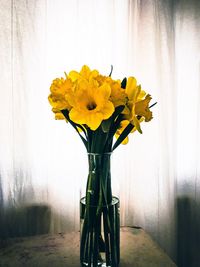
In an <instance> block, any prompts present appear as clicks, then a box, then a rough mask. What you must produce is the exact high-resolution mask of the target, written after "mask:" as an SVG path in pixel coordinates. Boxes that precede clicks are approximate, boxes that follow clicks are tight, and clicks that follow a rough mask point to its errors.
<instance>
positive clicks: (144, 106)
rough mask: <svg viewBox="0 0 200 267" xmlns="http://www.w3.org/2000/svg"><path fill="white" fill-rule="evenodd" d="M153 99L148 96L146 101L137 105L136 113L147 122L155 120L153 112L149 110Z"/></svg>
mask: <svg viewBox="0 0 200 267" xmlns="http://www.w3.org/2000/svg"><path fill="white" fill-rule="evenodd" d="M151 99H152V98H151V96H150V95H146V97H145V99H143V100H141V101H139V102H137V103H136V104H135V113H136V114H137V115H139V116H143V117H144V118H145V121H146V122H147V121H150V120H151V119H152V118H153V116H152V112H151V111H150V109H149V102H150V101H151Z"/></svg>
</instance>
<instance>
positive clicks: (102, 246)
mask: <svg viewBox="0 0 200 267" xmlns="http://www.w3.org/2000/svg"><path fill="white" fill-rule="evenodd" d="M110 156H111V154H110V153H105V154H95V153H89V154H88V162H89V174H88V181H87V189H86V196H85V197H83V198H81V200H80V223H81V229H80V230H81V231H80V232H81V236H80V262H81V267H85V266H88V267H97V266H102V267H104V266H107V267H108V266H109V267H118V265H119V261H120V221H119V199H118V198H117V197H113V196H112V190H111V175H110Z"/></svg>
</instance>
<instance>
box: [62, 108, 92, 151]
mask: <svg viewBox="0 0 200 267" xmlns="http://www.w3.org/2000/svg"><path fill="white" fill-rule="evenodd" d="M61 112H62V114H63V115H64V116H65V118H66V119H67V120H68V121H69V123H70V124H71V125H72V126H73V127H74V129H75V130H76V131H77V133H78V135H79V136H80V138H81V140H82V141H83V143H84V145H85V147H86V149H87V151H88V142H87V139H85V138H84V137H83V136H82V135H81V134H80V132H79V130H78V127H79V128H81V129H82V130H83V132H84V134H85V136H86V138H87V134H86V131H85V129H84V128H83V127H82V126H81V125H80V124H77V123H75V122H73V121H72V120H70V118H69V111H68V110H67V109H65V110H61Z"/></svg>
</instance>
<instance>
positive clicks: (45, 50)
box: [0, 0, 200, 267]
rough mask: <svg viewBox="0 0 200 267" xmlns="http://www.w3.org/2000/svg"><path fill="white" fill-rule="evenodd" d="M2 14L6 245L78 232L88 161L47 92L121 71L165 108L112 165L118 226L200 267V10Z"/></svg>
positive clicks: (28, 5) (33, 5) (145, 5)
mask: <svg viewBox="0 0 200 267" xmlns="http://www.w3.org/2000/svg"><path fill="white" fill-rule="evenodd" d="M0 4H1V8H0V18H1V21H0V62H1V66H0V68H1V75H0V84H1V87H0V90H1V98H0V226H1V227H0V229H1V230H0V239H1V240H2V239H4V238H6V237H8V236H17V235H18V236H19V235H32V234H37V233H46V232H60V231H73V230H78V229H79V199H80V196H83V195H84V188H85V183H86V178H87V177H86V176H87V155H86V151H85V150H84V147H83V145H82V143H81V141H80V140H79V137H78V135H76V134H75V133H74V130H73V129H71V127H70V125H68V124H66V123H65V122H63V121H55V120H54V118H53V114H52V113H51V108H50V105H49V104H48V101H47V97H48V94H49V87H50V84H51V81H52V80H53V79H54V78H56V77H61V76H63V75H64V71H66V72H69V71H70V70H71V69H77V70H78V69H80V68H81V66H82V65H84V64H87V65H89V66H90V67H91V68H96V69H98V70H99V71H100V72H101V73H104V74H105V75H108V74H109V73H110V66H111V65H113V66H114V70H113V74H112V76H113V78H120V79H123V78H124V77H125V76H135V77H136V78H137V80H138V83H141V85H142V88H143V89H144V90H146V91H148V92H149V93H150V94H151V95H152V97H153V101H157V102H158V104H157V105H156V106H155V107H154V108H153V114H154V119H153V121H152V122H151V123H149V124H143V125H142V129H143V134H142V135H140V134H139V133H134V134H133V135H132V136H131V137H130V138H129V144H128V145H126V146H122V145H121V146H120V147H119V148H118V149H117V150H116V151H115V152H114V153H113V155H112V179H113V189H114V193H115V194H116V195H118V196H119V197H120V202H121V224H122V225H131V226H132V225H137V226H141V227H143V228H144V229H145V230H146V231H147V232H149V233H150V234H151V235H152V237H153V238H154V239H155V240H156V241H157V242H158V243H159V244H160V246H161V247H162V248H163V249H164V250H165V251H166V252H167V253H168V254H169V255H170V256H171V257H172V258H173V259H175V260H176V261H177V262H178V266H181V267H185V266H190V267H198V266H200V265H199V262H200V259H199V258H198V257H199V256H198V247H199V246H200V231H199V226H200V221H199V218H200V214H199V210H200V209H199V205H200V199H199V196H200V160H199V159H200V157H199V151H200V142H199V134H200V124H199V122H200V78H199V77H200V75H199V74H200V38H199V37H200V30H199V25H200V23H199V22H200V21H199V18H200V3H199V1H195V0H193V1H186V0H179V1H171V0H167V1H159V0H156V1H153V0H149V1H145V0H140V1H139V0H138V1H136V0H135V1H131V0H129V1H128V0H126V1H120V0H116V1H114V0H113V1H98V0H96V1H92V0H87V1H72V0H67V1H64V0H58V1H55V0H38V1H31V0H30V1H25V0H18V1H17V0H9V1H5V0H0ZM33 221H34V223H33Z"/></svg>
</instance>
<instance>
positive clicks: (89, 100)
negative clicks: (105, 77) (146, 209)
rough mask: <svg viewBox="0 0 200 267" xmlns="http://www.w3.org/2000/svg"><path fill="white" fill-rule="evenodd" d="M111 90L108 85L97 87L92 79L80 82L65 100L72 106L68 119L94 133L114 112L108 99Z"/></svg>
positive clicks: (96, 83)
mask: <svg viewBox="0 0 200 267" xmlns="http://www.w3.org/2000/svg"><path fill="white" fill-rule="evenodd" d="M110 94H111V88H110V86H109V85H108V84H103V85H102V86H99V85H98V82H97V81H95V80H94V79H92V78H91V79H90V81H86V80H85V81H81V82H79V83H78V84H77V88H76V90H75V91H74V94H72V95H68V96H67V100H68V102H69V104H70V105H71V106H72V109H71V110H70V112H69V117H70V119H71V120H72V121H73V122H75V123H78V124H86V125H87V126H88V127H89V128H90V129H91V130H93V131H95V130H96V129H97V128H98V127H99V125H100V124H101V122H102V120H105V119H108V118H109V117H110V116H111V115H112V113H113V112H114V106H113V104H112V102H111V101H109V97H110Z"/></svg>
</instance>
